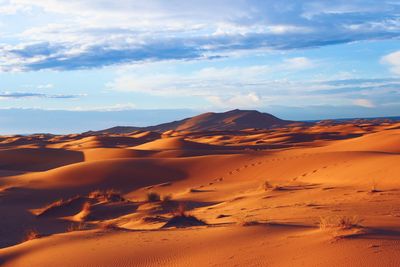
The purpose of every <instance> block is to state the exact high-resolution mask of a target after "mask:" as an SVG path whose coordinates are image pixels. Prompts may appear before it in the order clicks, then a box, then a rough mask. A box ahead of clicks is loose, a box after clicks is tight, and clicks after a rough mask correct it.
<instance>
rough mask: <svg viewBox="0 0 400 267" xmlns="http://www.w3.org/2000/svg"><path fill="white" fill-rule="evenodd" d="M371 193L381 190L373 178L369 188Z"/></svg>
mask: <svg viewBox="0 0 400 267" xmlns="http://www.w3.org/2000/svg"><path fill="white" fill-rule="evenodd" d="M369 192H370V193H377V192H380V190H379V189H378V184H377V182H376V181H375V180H372V184H371V189H370V190H369Z"/></svg>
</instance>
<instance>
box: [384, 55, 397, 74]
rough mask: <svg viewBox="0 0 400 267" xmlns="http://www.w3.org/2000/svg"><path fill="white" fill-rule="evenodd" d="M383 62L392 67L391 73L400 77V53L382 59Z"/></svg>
mask: <svg viewBox="0 0 400 267" xmlns="http://www.w3.org/2000/svg"><path fill="white" fill-rule="evenodd" d="M381 62H382V63H383V64H387V65H389V66H390V71H391V72H393V73H394V74H398V75H400V51H396V52H393V53H390V54H388V55H386V56H384V57H382V59H381Z"/></svg>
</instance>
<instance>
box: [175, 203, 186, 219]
mask: <svg viewBox="0 0 400 267" xmlns="http://www.w3.org/2000/svg"><path fill="white" fill-rule="evenodd" d="M173 214H174V216H183V217H184V216H187V214H186V206H185V204H184V203H182V202H180V203H179V204H178V207H177V208H176V210H175V211H174V212H173Z"/></svg>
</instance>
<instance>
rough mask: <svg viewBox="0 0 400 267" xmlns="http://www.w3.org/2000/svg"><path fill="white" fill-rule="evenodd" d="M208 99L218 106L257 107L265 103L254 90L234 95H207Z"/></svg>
mask: <svg viewBox="0 0 400 267" xmlns="http://www.w3.org/2000/svg"><path fill="white" fill-rule="evenodd" d="M206 99H207V101H209V102H210V103H212V105H213V106H214V107H217V108H256V107H260V106H262V104H263V103H262V99H261V97H260V96H258V95H257V94H256V93H254V92H251V93H248V94H237V95H234V96H232V97H221V96H207V97H206Z"/></svg>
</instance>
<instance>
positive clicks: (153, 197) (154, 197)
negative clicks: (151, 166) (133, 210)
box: [146, 192, 161, 202]
mask: <svg viewBox="0 0 400 267" xmlns="http://www.w3.org/2000/svg"><path fill="white" fill-rule="evenodd" d="M146 197H147V201H148V202H158V201H160V199H161V197H160V194H158V193H156V192H148V193H147V195H146Z"/></svg>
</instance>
